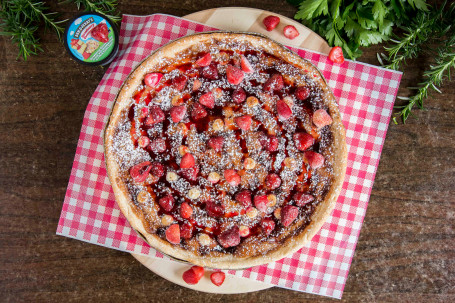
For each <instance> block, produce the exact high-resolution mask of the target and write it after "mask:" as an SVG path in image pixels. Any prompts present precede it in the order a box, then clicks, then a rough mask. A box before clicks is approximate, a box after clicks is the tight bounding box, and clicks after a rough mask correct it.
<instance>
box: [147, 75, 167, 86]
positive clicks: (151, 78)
mask: <svg viewBox="0 0 455 303" xmlns="http://www.w3.org/2000/svg"><path fill="white" fill-rule="evenodd" d="M161 78H163V74H162V73H150V74H147V75H145V77H144V82H145V84H146V85H147V86H150V87H151V88H154V87H156V86H157V85H158V83H159V82H160V81H161Z"/></svg>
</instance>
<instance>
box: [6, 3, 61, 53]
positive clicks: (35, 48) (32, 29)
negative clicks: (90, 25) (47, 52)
mask: <svg viewBox="0 0 455 303" xmlns="http://www.w3.org/2000/svg"><path fill="white" fill-rule="evenodd" d="M1 8H2V9H1V11H0V19H1V23H0V28H1V29H2V31H1V32H0V35H4V36H10V37H11V40H12V41H13V43H15V44H17V45H18V47H19V54H18V57H23V58H24V59H25V60H26V59H27V58H28V57H29V56H30V55H36V54H37V53H38V52H39V51H42V48H41V46H40V44H39V39H38V38H37V37H36V35H35V33H36V31H37V30H38V27H39V24H40V23H41V21H43V22H44V24H45V26H46V27H48V28H52V29H53V30H54V31H55V32H56V33H57V36H58V38H59V39H61V34H62V33H63V32H64V30H65V29H64V28H63V27H62V26H61V24H62V23H63V22H65V21H66V20H59V21H58V20H56V13H53V12H47V10H48V7H46V6H45V4H44V2H42V1H36V0H3V1H1Z"/></svg>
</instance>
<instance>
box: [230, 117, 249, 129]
mask: <svg viewBox="0 0 455 303" xmlns="http://www.w3.org/2000/svg"><path fill="white" fill-rule="evenodd" d="M234 121H235V123H236V124H237V126H238V127H240V129H243V130H249V129H250V126H251V121H252V119H251V116H249V115H243V116H240V117H237V118H235V119H234Z"/></svg>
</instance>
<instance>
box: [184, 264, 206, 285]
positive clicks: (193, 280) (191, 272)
mask: <svg viewBox="0 0 455 303" xmlns="http://www.w3.org/2000/svg"><path fill="white" fill-rule="evenodd" d="M203 276H204V268H203V267H201V266H193V267H191V268H190V269H188V270H187V271H185V272H184V273H183V275H182V278H183V281H185V282H186V283H187V284H191V285H194V284H197V283H198V282H199V281H200V280H201V279H202V277H203Z"/></svg>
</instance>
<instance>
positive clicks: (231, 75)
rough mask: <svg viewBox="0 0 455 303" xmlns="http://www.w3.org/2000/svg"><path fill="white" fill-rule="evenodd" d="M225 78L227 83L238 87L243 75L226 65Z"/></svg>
mask: <svg viewBox="0 0 455 303" xmlns="http://www.w3.org/2000/svg"><path fill="white" fill-rule="evenodd" d="M226 76H227V80H228V82H229V83H231V84H233V85H238V84H239V83H240V82H242V80H243V77H244V76H245V73H244V72H243V71H242V70H241V69H239V68H238V67H235V66H232V65H228V66H227V67H226Z"/></svg>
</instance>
